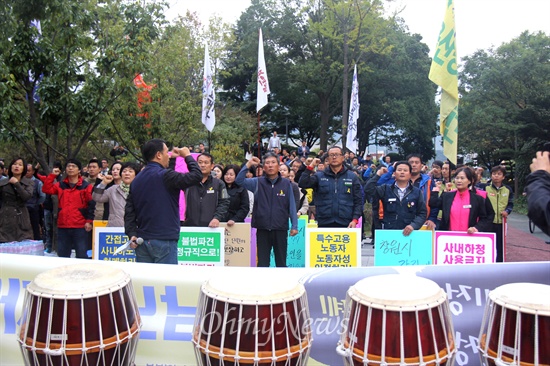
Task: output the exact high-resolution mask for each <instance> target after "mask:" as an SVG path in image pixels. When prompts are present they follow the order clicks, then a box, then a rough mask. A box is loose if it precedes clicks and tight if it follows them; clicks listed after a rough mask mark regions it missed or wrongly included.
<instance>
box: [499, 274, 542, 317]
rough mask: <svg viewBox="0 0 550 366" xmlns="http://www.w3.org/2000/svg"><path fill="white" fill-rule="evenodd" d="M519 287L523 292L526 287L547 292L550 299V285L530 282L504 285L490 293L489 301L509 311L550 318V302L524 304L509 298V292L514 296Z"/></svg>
mask: <svg viewBox="0 0 550 366" xmlns="http://www.w3.org/2000/svg"><path fill="white" fill-rule="evenodd" d="M519 287H521V288H522V289H523V290H525V287H531V289H530V290H532V291H536V290H546V292H548V296H549V297H548V299H550V286H549V285H544V284H540V283H530V282H516V283H507V284H504V285H502V286H499V287H497V288H495V289H494V290H492V291H490V292H489V300H490V301H492V302H494V303H495V304H497V305H500V306H502V307H503V308H506V309H508V310H514V311H518V312H520V313H524V314H533V315H542V316H550V302H548V303H542V304H541V303H537V304H535V303H532V302H525V301H523V302H522V301H521V300H519V299H517V298H513V297H512V298H510V297H509V296H511V295H510V294H509V293H508V292H507V291H510V292H511V293H512V294H513V290H515V289H517V288H519ZM539 294H540V293H539ZM544 295H546V293H544ZM543 297H544V296H543ZM544 298H545V297H544Z"/></svg>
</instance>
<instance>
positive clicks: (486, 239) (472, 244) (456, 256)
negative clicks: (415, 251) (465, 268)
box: [433, 231, 497, 264]
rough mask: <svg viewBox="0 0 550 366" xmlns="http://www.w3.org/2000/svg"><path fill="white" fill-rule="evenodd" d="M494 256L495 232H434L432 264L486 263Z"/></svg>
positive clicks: (491, 261)
mask: <svg viewBox="0 0 550 366" xmlns="http://www.w3.org/2000/svg"><path fill="white" fill-rule="evenodd" d="M496 256H497V252H496V246H495V233H474V234H468V233H466V232H464V231H436V232H435V241H434V262H433V264H488V263H495V259H496Z"/></svg>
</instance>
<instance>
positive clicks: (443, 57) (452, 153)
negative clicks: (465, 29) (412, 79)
mask: <svg viewBox="0 0 550 366" xmlns="http://www.w3.org/2000/svg"><path fill="white" fill-rule="evenodd" d="M457 68H458V64H457V56H456V43H455V15H454V3H453V0H447V9H446V10H445V18H444V19H443V26H442V28H441V32H440V33H439V40H438V41H437V47H436V50H435V54H434V57H433V60H432V66H431V67H430V74H429V76H428V77H429V78H430V80H431V81H433V82H434V83H436V84H437V85H439V86H440V87H441V106H440V112H439V121H440V125H441V136H443V153H444V154H445V156H446V157H447V158H448V159H449V160H450V161H451V162H452V163H454V164H456V163H457V158H456V154H457V146H458V70H457Z"/></svg>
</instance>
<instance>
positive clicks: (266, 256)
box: [256, 229, 288, 267]
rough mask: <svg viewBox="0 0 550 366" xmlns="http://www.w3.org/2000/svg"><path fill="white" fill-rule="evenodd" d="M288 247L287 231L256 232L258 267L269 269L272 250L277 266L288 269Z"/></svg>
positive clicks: (260, 230) (258, 230) (259, 230)
mask: <svg viewBox="0 0 550 366" xmlns="http://www.w3.org/2000/svg"><path fill="white" fill-rule="evenodd" d="M287 247H288V231H287V230H262V229H257V230H256V248H257V254H258V267H269V263H270V261H271V249H272V248H273V254H275V265H276V266H277V267H286V250H287Z"/></svg>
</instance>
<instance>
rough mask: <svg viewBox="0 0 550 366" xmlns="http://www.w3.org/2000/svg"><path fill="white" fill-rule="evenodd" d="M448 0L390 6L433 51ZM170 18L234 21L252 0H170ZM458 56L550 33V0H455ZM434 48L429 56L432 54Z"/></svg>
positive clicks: (399, 0) (401, 0) (408, 0)
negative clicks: (189, 13)
mask: <svg viewBox="0 0 550 366" xmlns="http://www.w3.org/2000/svg"><path fill="white" fill-rule="evenodd" d="M446 2H447V0H394V1H393V3H392V5H391V7H390V9H395V8H404V10H403V12H402V13H401V17H402V18H404V19H405V24H406V25H407V26H408V27H409V31H410V32H411V33H419V34H420V35H422V37H423V40H422V41H423V42H424V43H425V44H426V45H428V47H429V48H430V50H433V49H434V48H435V45H436V42H437V37H438V36H439V31H440V29H441V24H442V22H443V15H444V12H445V6H446ZM169 3H170V9H168V10H167V13H166V15H167V17H168V19H173V18H176V17H177V16H178V15H185V13H186V11H187V10H190V11H195V12H197V13H198V14H199V17H200V18H201V20H203V22H205V23H206V22H207V21H208V19H209V18H210V16H212V15H218V16H221V17H222V18H223V19H224V20H225V21H226V22H228V23H234V22H235V21H236V20H237V19H238V18H239V16H240V14H241V13H242V12H243V11H244V10H245V9H246V8H247V7H248V6H249V5H250V0H202V1H198V0H169ZM455 22H456V32H457V35H456V45H457V53H458V57H459V58H462V57H464V56H466V55H471V54H472V53H474V52H475V51H476V50H478V49H488V48H490V47H493V46H495V47H498V46H500V45H501V44H502V43H504V42H508V41H510V40H512V39H514V38H516V37H518V36H519V35H520V34H521V33H522V32H523V31H525V30H529V31H530V32H535V31H543V32H545V33H546V34H547V35H548V36H550V0H455ZM432 55H433V53H432V51H431V52H430V56H432Z"/></svg>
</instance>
